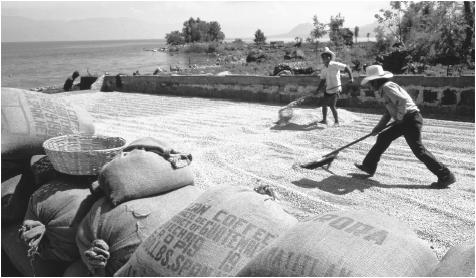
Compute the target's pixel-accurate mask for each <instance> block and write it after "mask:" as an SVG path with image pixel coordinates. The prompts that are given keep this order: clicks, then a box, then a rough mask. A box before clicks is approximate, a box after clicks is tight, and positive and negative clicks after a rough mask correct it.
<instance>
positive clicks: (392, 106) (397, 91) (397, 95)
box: [380, 81, 420, 121]
mask: <svg viewBox="0 0 476 278" xmlns="http://www.w3.org/2000/svg"><path fill="white" fill-rule="evenodd" d="M380 93H381V94H382V97H383V99H384V100H385V108H386V109H387V111H388V113H389V114H390V116H391V117H392V118H393V119H394V120H397V121H399V120H403V117H404V116H405V114H407V113H408V112H412V111H420V110H419V109H418V106H417V105H416V104H415V103H414V102H413V99H412V97H411V96H410V95H409V94H408V93H407V91H405V89H403V88H402V87H400V86H399V85H398V84H396V83H394V82H391V81H388V82H386V83H385V84H383V85H382V87H381V88H380Z"/></svg>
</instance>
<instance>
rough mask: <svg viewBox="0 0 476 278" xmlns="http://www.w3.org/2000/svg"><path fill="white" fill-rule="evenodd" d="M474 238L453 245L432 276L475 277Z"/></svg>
mask: <svg viewBox="0 0 476 278" xmlns="http://www.w3.org/2000/svg"><path fill="white" fill-rule="evenodd" d="M474 274H475V273H474V240H473V241H472V242H465V243H462V244H459V245H456V246H453V247H451V248H450V249H449V250H448V252H446V254H445V256H444V257H443V258H442V259H441V261H440V262H439V263H438V265H437V266H436V268H435V270H433V271H432V272H431V273H430V275H428V276H430V277H474Z"/></svg>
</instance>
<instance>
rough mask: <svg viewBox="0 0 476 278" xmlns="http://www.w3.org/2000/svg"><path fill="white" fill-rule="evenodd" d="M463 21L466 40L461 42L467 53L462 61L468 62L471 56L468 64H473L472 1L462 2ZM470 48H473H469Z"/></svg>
mask: <svg viewBox="0 0 476 278" xmlns="http://www.w3.org/2000/svg"><path fill="white" fill-rule="evenodd" d="M463 4H464V19H465V21H466V24H465V25H466V29H465V31H466V38H465V39H464V42H463V45H462V47H463V49H466V50H467V52H466V53H465V57H464V60H465V61H467V62H468V56H471V53H472V54H473V57H470V58H471V62H469V64H471V63H474V2H472V1H464V3H463ZM471 46H473V47H472V48H471Z"/></svg>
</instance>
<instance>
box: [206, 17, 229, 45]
mask: <svg viewBox="0 0 476 278" xmlns="http://www.w3.org/2000/svg"><path fill="white" fill-rule="evenodd" d="M207 37H208V38H209V40H210V41H222V40H224V39H225V34H223V32H222V31H221V26H220V24H219V23H218V22H217V21H212V22H210V23H209V26H208V31H207Z"/></svg>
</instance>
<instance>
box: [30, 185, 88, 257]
mask: <svg viewBox="0 0 476 278" xmlns="http://www.w3.org/2000/svg"><path fill="white" fill-rule="evenodd" d="M90 183H92V181H91V180H88V179H87V178H85V177H61V178H58V179H55V180H53V181H51V182H49V183H46V184H44V185H43V186H41V187H40V188H39V189H38V190H37V191H35V193H33V195H32V196H31V198H30V201H29V204H28V210H27V212H26V215H25V220H24V221H23V226H24V231H23V232H22V234H21V237H22V239H23V240H24V241H25V242H27V243H29V244H30V249H31V250H30V251H31V252H33V253H37V254H38V255H39V256H40V257H41V258H43V259H51V260H58V261H66V262H73V261H75V260H77V259H79V252H78V248H77V246H76V241H75V237H76V232H77V229H78V226H79V224H80V222H81V220H82V219H83V217H84V216H85V215H86V214H87V213H88V211H89V209H90V208H91V206H92V205H93V204H94V202H95V201H96V200H97V197H96V196H93V195H92V194H91V192H90V189H89V185H90ZM33 253H32V254H33Z"/></svg>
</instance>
